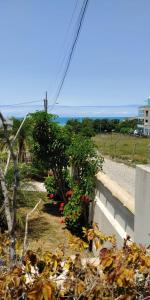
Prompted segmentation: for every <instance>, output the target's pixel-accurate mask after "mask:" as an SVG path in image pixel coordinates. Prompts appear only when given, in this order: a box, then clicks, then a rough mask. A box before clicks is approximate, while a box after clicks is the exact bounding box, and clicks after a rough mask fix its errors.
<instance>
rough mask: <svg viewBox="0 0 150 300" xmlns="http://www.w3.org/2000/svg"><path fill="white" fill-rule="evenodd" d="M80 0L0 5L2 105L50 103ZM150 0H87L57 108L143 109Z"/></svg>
mask: <svg viewBox="0 0 150 300" xmlns="http://www.w3.org/2000/svg"><path fill="white" fill-rule="evenodd" d="M82 2H83V0H78V2H77V8H76V11H75V14H74V19H73V23H72V26H70V27H69V28H70V30H69V31H68V24H69V22H70V18H71V15H72V11H73V8H74V6H75V3H76V0H13V1H12V0H0V42H1V46H0V104H1V105H3V104H12V103H20V102H24V101H30V100H41V99H42V98H43V97H44V93H45V90H47V91H48V98H49V103H50V104H51V103H52V102H53V96H54V95H55V91H56V89H57V84H58V82H59V80H60V78H61V75H62V72H61V71H60V72H59V74H58V71H59V70H60V66H61V61H62V59H63V57H64V55H65V53H66V50H67V49H68V46H69V45H70V44H71V40H72V32H73V25H74V22H75V20H76V18H77V15H78V12H79V9H80V7H81V4H82ZM149 23H150V1H149V0H90V1H89V6H88V10H87V14H86V18H85V21H84V25H83V28H82V32H81V35H80V37H79V41H78V45H77V47H76V51H75V54H74V57H73V60H72V63H71V67H70V69H69V73H68V76H67V79H66V81H65V84H64V87H63V90H62V93H61V95H60V97H59V104H60V105H62V106H63V105H67V106H68V105H71V106H75V105H82V106H87V105H88V106H89V105H92V106H103V105H106V106H107V105H108V106H113V105H127V104H141V103H143V102H144V100H145V99H146V98H147V96H148V95H149V93H150V26H149Z"/></svg>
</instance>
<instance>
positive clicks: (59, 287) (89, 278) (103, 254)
mask: <svg viewBox="0 0 150 300" xmlns="http://www.w3.org/2000/svg"><path fill="white" fill-rule="evenodd" d="M83 231H84V233H85V235H86V236H87V239H88V241H91V240H92V241H93V244H95V247H96V249H97V253H98V256H97V257H96V258H94V259H93V258H87V257H85V258H84V259H83V254H82V255H81V254H80V252H82V251H81V250H82V249H85V248H87V244H86V243H85V242H83V243H82V242H81V240H79V239H78V238H75V237H71V238H70V245H72V247H74V248H75V249H78V251H77V254H76V255H75V256H72V257H68V258H65V256H64V249H63V247H62V246H60V247H59V248H58V249H57V250H56V251H55V253H51V252H46V253H45V254H44V255H43V256H42V257H40V258H39V257H38V256H37V255H36V253H34V252H32V251H28V252H27V253H26V255H25V256H24V258H23V261H22V262H21V261H20V260H19V259H20V258H19V255H18V258H17V261H16V265H15V266H14V267H13V268H12V269H10V268H9V261H8V259H9V256H8V255H7V248H9V240H8V238H7V237H6V236H1V240H0V244H1V247H0V249H1V251H0V257H1V261H0V262H1V266H0V271H1V276H0V299H1V300H4V299H5V300H7V299H8V300H13V299H15V300H19V299H20V300H21V299H22V300H23V299H29V300H54V299H60V300H63V299H70V300H74V299H75V300H79V299H80V300H83V299H85V300H99V299H105V300H111V299H117V300H132V299H144V298H145V299H149V298H150V250H149V248H145V247H142V246H139V245H136V244H135V243H131V242H130V243H129V237H128V238H127V239H126V240H125V242H124V246H123V247H122V248H121V249H118V248H117V246H116V242H115V238H114V237H113V236H106V235H104V234H102V232H100V231H99V230H98V228H97V226H96V225H94V226H93V228H92V229H90V230H87V229H85V228H84V229H83ZM105 242H107V243H108V246H107V247H106V244H105ZM2 249H3V250H2ZM79 249H80V251H79Z"/></svg>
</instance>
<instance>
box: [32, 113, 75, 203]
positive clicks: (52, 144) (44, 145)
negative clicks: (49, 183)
mask: <svg viewBox="0 0 150 300" xmlns="http://www.w3.org/2000/svg"><path fill="white" fill-rule="evenodd" d="M32 119H33V163H34V165H35V166H36V167H38V168H39V169H41V168H43V169H44V170H46V171H48V170H52V172H53V175H54V177H55V181H56V186H57V187H58V190H59V192H60V193H61V195H62V197H63V199H64V200H65V190H66V188H65V185H66V184H65V175H66V172H67V165H68V159H69V157H68V155H67V153H66V149H67V147H68V145H69V144H70V137H69V134H68V131H67V130H66V128H63V127H61V126H60V125H58V124H57V123H56V122H54V120H55V116H54V115H51V114H47V113H45V112H37V113H34V114H32Z"/></svg>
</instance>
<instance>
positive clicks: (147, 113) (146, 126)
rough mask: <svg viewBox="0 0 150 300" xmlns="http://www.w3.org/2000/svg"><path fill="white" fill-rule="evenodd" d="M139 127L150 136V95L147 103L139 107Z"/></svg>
mask: <svg viewBox="0 0 150 300" xmlns="http://www.w3.org/2000/svg"><path fill="white" fill-rule="evenodd" d="M137 127H138V129H139V131H141V132H142V133H143V134H144V135H149V136H150V97H149V98H148V100H147V104H146V105H143V106H140V107H139V124H138V126H137Z"/></svg>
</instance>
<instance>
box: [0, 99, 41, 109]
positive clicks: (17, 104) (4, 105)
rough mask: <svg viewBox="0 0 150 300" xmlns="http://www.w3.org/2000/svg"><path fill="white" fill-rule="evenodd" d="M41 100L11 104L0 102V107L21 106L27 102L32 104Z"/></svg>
mask: <svg viewBox="0 0 150 300" xmlns="http://www.w3.org/2000/svg"><path fill="white" fill-rule="evenodd" d="M42 101H43V100H36V101H27V102H21V103H12V104H2V105H1V104H0V107H13V106H22V105H27V104H32V103H39V102H42Z"/></svg>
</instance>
